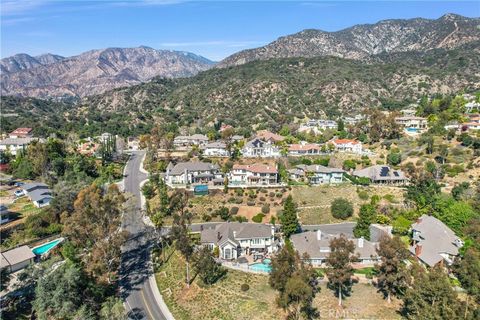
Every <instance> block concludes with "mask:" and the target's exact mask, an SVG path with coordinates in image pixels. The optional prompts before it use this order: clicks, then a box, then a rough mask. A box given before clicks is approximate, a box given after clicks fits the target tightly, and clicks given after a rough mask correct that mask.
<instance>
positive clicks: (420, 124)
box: [395, 116, 428, 131]
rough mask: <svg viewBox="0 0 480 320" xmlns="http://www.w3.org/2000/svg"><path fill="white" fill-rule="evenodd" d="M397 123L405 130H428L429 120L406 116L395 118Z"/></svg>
mask: <svg viewBox="0 0 480 320" xmlns="http://www.w3.org/2000/svg"><path fill="white" fill-rule="evenodd" d="M395 122H396V123H397V124H399V125H400V126H402V127H403V128H405V129H409V128H410V129H416V130H420V131H421V130H426V129H427V127H428V123H427V119H425V118H422V117H416V116H405V117H397V118H395Z"/></svg>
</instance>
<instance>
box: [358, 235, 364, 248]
mask: <svg viewBox="0 0 480 320" xmlns="http://www.w3.org/2000/svg"><path fill="white" fill-rule="evenodd" d="M364 241H365V239H363V236H362V237H361V238H360V239H358V247H359V248H363V242H364Z"/></svg>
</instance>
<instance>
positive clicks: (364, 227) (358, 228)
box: [353, 204, 377, 240]
mask: <svg viewBox="0 0 480 320" xmlns="http://www.w3.org/2000/svg"><path fill="white" fill-rule="evenodd" d="M376 217H377V209H376V208H375V206H373V205H372V204H364V205H362V206H361V207H360V213H359V215H358V220H357V224H356V225H355V228H354V229H353V234H354V235H355V237H356V238H360V237H364V238H365V239H367V240H370V224H372V223H374V222H375V221H376Z"/></svg>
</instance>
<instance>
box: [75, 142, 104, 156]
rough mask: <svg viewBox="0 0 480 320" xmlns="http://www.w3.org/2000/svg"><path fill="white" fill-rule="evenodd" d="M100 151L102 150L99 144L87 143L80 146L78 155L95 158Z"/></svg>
mask: <svg viewBox="0 0 480 320" xmlns="http://www.w3.org/2000/svg"><path fill="white" fill-rule="evenodd" d="M99 149H100V144H99V143H96V142H93V141H87V142H84V143H81V144H80V145H79V146H78V153H80V154H83V155H86V156H93V155H94V154H96V153H97V151H98V150H99Z"/></svg>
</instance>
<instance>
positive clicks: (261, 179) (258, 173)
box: [229, 164, 279, 186]
mask: <svg viewBox="0 0 480 320" xmlns="http://www.w3.org/2000/svg"><path fill="white" fill-rule="evenodd" d="M229 183H230V184H231V185H232V186H278V183H279V181H278V170H277V167H276V166H271V165H265V164H252V165H243V164H234V165H233V168H232V170H231V171H230V175H229Z"/></svg>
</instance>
